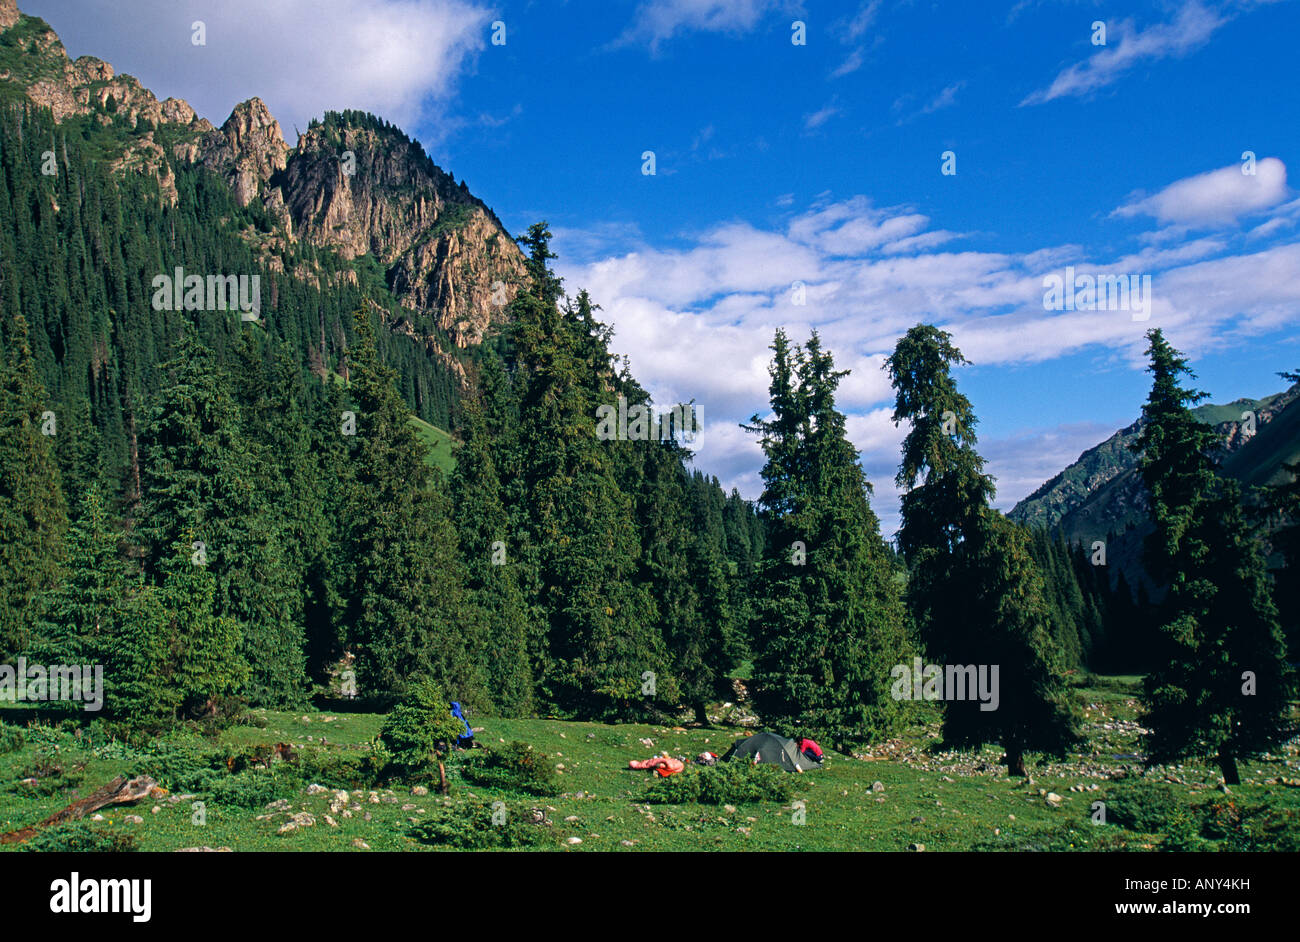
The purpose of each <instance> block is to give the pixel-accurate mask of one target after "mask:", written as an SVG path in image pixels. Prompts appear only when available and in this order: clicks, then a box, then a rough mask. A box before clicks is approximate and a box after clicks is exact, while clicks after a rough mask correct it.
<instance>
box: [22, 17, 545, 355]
mask: <svg viewBox="0 0 1300 942" xmlns="http://www.w3.org/2000/svg"><path fill="white" fill-rule="evenodd" d="M0 44H2V45H3V46H4V47H7V49H8V50H9V53H8V54H6V55H4V58H3V65H0V83H7V84H9V85H11V86H17V87H18V88H20V89H21V90H22V92H23V93H24V94H25V95H26V97H27V98H28V99H29V100H31V101H32V102H33V103H34V104H36V105H37V106H40V107H45V108H49V109H50V111H51V113H52V114H53V116H54V118H55V120H56V121H60V122H62V121H65V120H67V119H68V118H70V117H73V116H87V115H89V116H92V117H93V120H95V121H98V122H100V123H102V124H110V123H113V122H115V121H117V122H125V123H126V125H127V126H128V127H129V128H130V129H132V130H133V131H135V132H136V133H135V134H133V135H132V136H131V139H130V141H129V142H128V143H127V144H126V145H125V146H124V148H123V151H122V153H121V155H120V156H119V157H118V158H117V159H116V160H115V161H114V163H115V166H116V167H117V168H119V169H120V170H121V171H122V172H129V171H135V172H146V173H151V174H153V175H155V176H156V177H157V178H158V180H159V184H160V186H161V187H162V191H163V195H164V198H166V199H170V200H173V201H174V200H175V199H176V190H175V176H174V170H173V167H174V166H176V165H178V164H195V163H197V164H201V165H202V166H204V167H205V168H207V169H209V170H211V171H212V172H213V173H216V174H217V175H219V176H220V177H221V178H222V179H223V180H225V181H226V184H227V185H228V186H229V187H230V189H231V192H232V194H233V195H234V198H235V200H236V201H237V202H238V203H239V205H240V206H248V205H249V204H250V203H253V202H254V201H256V200H259V199H260V200H261V202H262V205H263V207H264V208H265V209H266V210H267V212H268V213H269V215H270V216H271V218H272V219H274V220H276V221H277V222H278V224H279V225H278V231H276V232H274V233H271V234H270V235H269V236H267V237H265V239H264V241H265V242H266V243H267V244H268V245H283V244H285V243H288V242H293V241H297V240H301V241H304V242H307V243H310V244H312V245H315V246H320V247H326V248H331V249H334V250H336V251H337V252H338V253H339V254H340V255H342V256H343V257H344V258H349V259H359V258H361V257H363V256H370V257H371V258H373V260H374V262H376V263H377V264H378V266H379V267H380V268H381V269H382V271H383V273H384V278H385V281H386V282H387V284H388V286H389V288H390V289H391V291H392V292H393V294H394V295H395V296H396V297H397V299H398V301H399V302H400V303H401V305H402V306H403V307H404V308H405V309H407V310H408V311H409V312H410V315H409V316H408V317H404V318H393V319H390V324H389V327H390V329H392V330H394V331H396V332H399V333H402V334H405V335H407V336H409V337H411V338H412V340H413V341H415V342H419V343H423V344H424V345H426V346H427V347H428V348H429V349H430V350H431V352H433V353H435V354H437V355H439V356H440V357H442V358H444V359H447V360H449V361H450V360H452V359H453V358H451V357H449V356H448V354H449V353H450V350H445V349H443V347H444V346H447V343H446V341H444V340H443V339H442V338H441V337H440V336H439V332H441V333H443V334H445V335H446V336H447V337H448V338H450V344H451V346H454V347H455V348H461V349H463V348H466V347H470V346H473V345H475V344H477V343H479V342H480V341H481V340H482V339H483V337H484V335H485V334H486V333H487V332H488V330H489V329H490V328H491V327H492V326H494V325H496V324H499V323H501V322H502V321H503V320H504V316H505V315H504V312H505V305H506V304H507V303H508V302H509V300H510V299H511V298H512V297H513V296H514V294H515V293H516V291H518V290H519V286H520V285H521V284H522V283H523V280H524V265H523V256H522V254H521V253H520V251H519V249H518V247H517V246H516V245H515V243H514V240H513V239H511V238H510V236H509V234H508V233H507V232H506V231H505V229H504V227H502V225H501V223H500V222H499V221H498V220H497V218H496V216H495V215H494V214H493V213H492V212H491V211H490V210H489V209H488V208H487V207H486V206H484V205H483V204H482V202H480V201H479V200H478V199H476V198H475V197H474V196H472V195H471V194H470V193H469V191H468V190H467V189H466V188H465V185H464V184H463V183H462V184H459V185H458V184H456V182H455V180H454V178H453V177H451V176H450V175H449V174H447V173H445V172H444V171H442V170H441V169H440V168H438V167H437V166H436V165H435V164H434V163H433V162H432V161H431V160H430V159H429V158H428V157H427V156H426V155H425V153H424V151H423V149H422V148H421V147H420V145H419V144H418V143H417V142H415V141H412V140H410V139H409V138H407V136H406V135H405V134H403V133H402V132H401V131H399V130H398V129H397V128H394V127H392V126H390V125H388V124H386V123H385V122H383V121H381V120H379V119H376V118H373V117H371V116H369V115H363V114H358V113H352V112H348V113H345V114H342V115H339V114H330V115H327V116H326V118H325V120H324V121H321V122H313V124H312V126H311V127H310V128H309V129H308V131H307V132H306V133H305V134H303V135H302V137H301V139H300V140H299V141H298V146H297V147H295V148H291V147H290V146H289V145H288V144H287V143H286V142H285V140H284V135H283V133H282V131H281V129H280V125H279V122H277V121H276V120H275V118H274V117H273V116H272V115H271V113H270V111H269V110H268V109H267V107H266V105H265V104H264V103H263V102H262V101H261V100H260V99H258V98H252V99H249V100H248V101H246V102H243V103H241V104H239V105H236V106H235V109H234V110H233V111H232V112H231V114H230V117H229V118H228V119H227V120H226V122H225V123H224V124H223V125H222V126H221V127H220V128H214V127H213V126H212V124H211V123H210V122H209V121H207V120H206V119H204V118H201V117H199V116H198V115H196V114H195V112H194V109H193V108H191V107H190V106H189V105H188V104H187V103H186V102H184V101H182V100H180V99H176V98H168V99H166V100H164V101H159V100H158V99H157V98H156V97H155V96H154V94H153V93H152V92H150V91H149V90H148V89H146V88H144V87H143V86H141V85H140V83H139V82H138V81H137V80H136V79H134V78H133V77H131V76H129V75H118V74H116V73H115V72H114V70H113V67H112V66H111V65H109V64H108V63H106V62H103V61H101V60H99V59H96V58H93V57H90V56H83V57H81V58H79V59H77V60H76V61H72V60H70V59H69V58H68V55H67V52H66V50H65V49H64V47H63V44H62V42H60V40H59V38H58V36H57V35H56V34H55V33H54V31H53V30H51V29H50V28H49V27H48V25H46V24H45V22H44V21H43V20H40V19H39V18H36V17H29V16H24V15H23V14H21V13H20V12H19V10H18V8H17V6H16V2H15V0H0ZM141 122H145V125H144V128H143V129H141V128H140V123H141ZM163 126H166V131H167V133H166V135H165V140H166V141H167V142H168V146H167V147H166V148H165V147H164V146H163V144H161V143H159V142H158V141H157V140H155V132H157V131H159V129H161V128H163ZM177 132H180V133H177ZM277 261H278V260H277ZM301 274H302V276H303V277H312V275H311V274H310V273H301ZM458 366H459V365H458V364H457V367H458ZM456 371H457V372H458V373H459V374H460V375H462V376H463V370H460V369H459V368H457V370H456Z"/></svg>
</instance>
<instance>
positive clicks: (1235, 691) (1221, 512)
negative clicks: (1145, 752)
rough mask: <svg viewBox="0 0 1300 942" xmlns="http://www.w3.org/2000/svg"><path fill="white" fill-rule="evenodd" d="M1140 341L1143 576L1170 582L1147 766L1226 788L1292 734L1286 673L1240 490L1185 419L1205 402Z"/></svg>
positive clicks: (1166, 354) (1173, 358) (1152, 692)
mask: <svg viewBox="0 0 1300 942" xmlns="http://www.w3.org/2000/svg"><path fill="white" fill-rule="evenodd" d="M1147 339H1148V341H1149V346H1148V348H1147V355H1148V357H1149V358H1150V365H1149V367H1148V371H1149V372H1150V373H1151V374H1152V376H1153V381H1152V386H1151V393H1150V395H1149V396H1148V398H1147V402H1146V405H1145V406H1144V407H1143V410H1142V419H1143V428H1142V431H1141V434H1140V435H1139V436H1138V440H1137V441H1136V442H1135V443H1134V444H1133V449H1134V451H1136V452H1137V453H1138V454H1139V455H1140V456H1141V457H1140V465H1139V466H1140V468H1141V471H1142V479H1143V482H1144V483H1145V485H1146V488H1147V493H1148V496H1149V498H1150V504H1151V517H1152V521H1153V522H1154V524H1155V532H1154V533H1152V534H1151V536H1150V538H1149V539H1148V542H1147V545H1146V552H1147V564H1148V568H1149V571H1151V572H1153V573H1157V574H1159V576H1161V577H1163V578H1164V579H1165V580H1167V581H1168V584H1169V592H1168V595H1167V596H1166V598H1165V600H1164V602H1163V603H1162V604H1161V606H1160V609H1159V618H1160V623H1161V625H1162V628H1163V639H1162V644H1161V650H1160V653H1159V658H1158V661H1157V664H1156V667H1155V669H1154V670H1152V671H1151V673H1149V674H1148V675H1147V676H1146V678H1145V681H1144V686H1145V691H1146V701H1147V708H1148V709H1147V714H1146V717H1145V722H1146V724H1147V725H1148V726H1149V727H1150V729H1151V733H1150V734H1149V737H1148V741H1149V744H1150V752H1151V760H1152V761H1157V762H1159V761H1168V760H1172V759H1175V758H1179V757H1183V756H1191V755H1203V756H1213V757H1214V758H1215V760H1216V761H1217V762H1218V764H1219V768H1220V771H1221V772H1222V773H1223V779H1224V782H1225V783H1227V784H1230V785H1232V784H1237V783H1238V781H1239V775H1238V770H1237V762H1238V760H1239V759H1243V758H1248V757H1251V756H1255V755H1258V754H1259V753H1261V752H1263V751H1265V750H1267V749H1268V748H1270V747H1271V746H1274V745H1276V744H1277V743H1278V742H1280V741H1282V740H1283V739H1285V738H1286V736H1287V735H1289V733H1288V732H1287V730H1286V727H1285V718H1286V710H1287V704H1288V701H1289V699H1290V697H1291V696H1292V691H1293V688H1294V675H1293V673H1292V671H1291V670H1290V668H1289V667H1288V665H1287V663H1286V659H1285V654H1286V652H1285V644H1284V641H1283V638H1282V630H1281V627H1280V626H1279V624H1278V619H1277V609H1276V607H1275V606H1274V604H1273V600H1272V598H1271V594H1270V583H1269V578H1268V573H1267V570H1266V568H1265V563H1264V557H1263V554H1262V553H1261V551H1260V548H1259V544H1258V542H1257V540H1256V539H1255V534H1254V533H1253V532H1252V529H1251V527H1250V525H1249V523H1248V522H1247V520H1246V515H1245V512H1244V511H1243V509H1242V506H1241V493H1240V487H1239V485H1237V484H1236V482H1234V481H1228V480H1224V479H1221V478H1219V477H1218V475H1217V473H1216V469H1215V466H1214V462H1213V459H1212V458H1211V448H1212V447H1213V445H1214V444H1215V441H1214V439H1215V436H1214V431H1213V429H1212V428H1210V426H1208V425H1205V424H1204V423H1202V422H1200V421H1198V420H1197V418H1196V417H1195V416H1194V415H1193V414H1192V411H1191V407H1192V406H1193V405H1195V404H1196V403H1197V402H1199V401H1200V400H1201V399H1203V398H1205V394H1204V393H1202V392H1199V391H1197V390H1193V389H1188V388H1185V387H1184V386H1183V385H1182V384H1181V383H1182V378H1183V377H1184V376H1186V377H1194V375H1195V374H1193V373H1192V371H1191V370H1190V368H1189V367H1188V365H1187V360H1186V358H1185V357H1184V356H1183V355H1182V354H1181V353H1179V352H1178V351H1177V350H1175V349H1174V348H1173V347H1172V346H1171V345H1170V344H1169V342H1168V341H1167V340H1166V339H1165V337H1164V334H1163V332H1162V331H1160V330H1159V329H1155V330H1151V331H1149V332H1148V333H1147Z"/></svg>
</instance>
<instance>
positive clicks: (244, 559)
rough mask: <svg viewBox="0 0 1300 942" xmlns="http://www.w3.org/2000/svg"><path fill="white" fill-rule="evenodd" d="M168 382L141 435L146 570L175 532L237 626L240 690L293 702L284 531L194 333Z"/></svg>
mask: <svg viewBox="0 0 1300 942" xmlns="http://www.w3.org/2000/svg"><path fill="white" fill-rule="evenodd" d="M163 369H164V370H165V371H167V373H168V374H169V375H170V377H171V379H170V382H169V384H168V385H167V386H166V387H165V388H164V389H163V390H162V392H161V393H160V394H159V396H158V398H157V401H156V403H155V404H154V407H153V409H152V410H151V413H150V416H149V418H148V420H147V422H146V426H145V430H144V433H143V434H142V435H141V442H140V445H141V452H142V454H143V465H144V467H143V473H142V475H141V501H140V510H139V526H138V530H137V532H138V533H139V535H140V537H141V539H142V540H143V542H144V546H145V551H146V553H147V556H146V561H145V568H146V572H147V573H148V574H149V575H150V576H151V577H152V578H153V580H154V581H155V582H161V579H162V576H163V565H164V564H165V563H167V562H168V561H170V559H171V555H172V553H173V548H174V547H175V546H176V545H177V541H178V540H179V539H180V536H181V534H182V533H193V534H194V538H193V541H192V542H193V544H194V545H193V547H192V550H193V551H194V552H195V553H198V554H199V555H200V557H202V558H204V559H205V560H206V562H205V565H207V566H208V567H209V572H210V573H211V575H212V578H213V579H214V584H215V587H214V592H215V600H216V601H215V604H216V611H217V613H218V614H219V615H222V616H229V617H231V618H234V619H235V620H236V621H237V622H238V623H239V629H240V630H239V635H240V637H241V638H242V643H243V645H244V648H243V650H242V651H241V654H242V655H243V656H244V658H245V659H246V660H247V662H248V663H249V664H251V665H253V672H252V674H251V676H250V680H249V685H248V686H247V687H246V688H245V689H244V690H242V691H241V693H242V694H243V695H245V696H247V697H249V699H251V700H252V701H253V702H256V703H262V704H273V705H286V704H295V703H298V702H301V700H302V695H303V687H304V683H305V672H304V669H303V636H302V625H301V621H300V618H299V617H297V616H298V612H297V609H296V606H295V599H294V595H295V589H294V587H293V586H292V584H291V582H290V580H289V578H288V576H289V574H288V573H287V572H286V569H285V563H286V551H285V547H284V542H283V539H284V534H283V532H282V530H281V528H279V527H277V524H276V519H275V516H274V514H273V513H272V509H271V500H272V496H273V492H272V491H271V490H268V484H269V483H270V482H268V481H267V476H268V470H267V466H266V465H265V464H263V463H260V462H259V461H258V458H259V456H260V455H261V452H260V451H259V450H258V449H256V448H251V449H250V443H249V440H248V439H247V437H246V436H245V434H244V430H243V425H242V417H241V414H240V410H239V406H238V403H237V402H236V401H235V400H234V398H233V396H232V395H231V383H230V379H229V377H228V376H227V374H226V373H225V371H223V370H222V369H221V368H220V367H219V366H218V364H217V362H216V359H215V357H214V356H213V354H212V352H211V350H210V349H208V348H207V347H206V346H205V345H204V344H202V343H201V342H200V341H199V340H198V339H197V338H196V337H195V336H194V331H193V330H190V331H188V332H187V333H186V334H185V335H184V336H183V337H182V339H181V341H180V343H179V344H178V347H177V354H176V357H175V359H173V360H171V361H169V362H168V363H166V364H164V365H163Z"/></svg>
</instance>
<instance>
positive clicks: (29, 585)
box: [0, 314, 68, 660]
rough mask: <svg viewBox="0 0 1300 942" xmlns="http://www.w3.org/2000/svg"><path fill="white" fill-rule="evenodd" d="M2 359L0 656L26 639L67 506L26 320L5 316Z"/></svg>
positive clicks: (53, 574) (59, 555)
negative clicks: (6, 317) (6, 319)
mask: <svg viewBox="0 0 1300 942" xmlns="http://www.w3.org/2000/svg"><path fill="white" fill-rule="evenodd" d="M5 327H6V329H5V332H4V336H3V341H4V348H3V361H2V362H0V660H12V659H13V658H14V657H16V656H17V655H19V654H22V653H23V652H24V651H25V649H26V647H27V645H28V644H29V643H30V642H31V640H32V626H33V625H34V624H35V621H36V618H37V617H38V614H39V612H38V604H39V601H40V597H41V595H42V593H45V592H47V591H49V590H51V589H53V588H54V586H55V585H56V584H57V583H58V581H59V578H60V574H61V571H60V566H61V563H62V560H63V554H64V537H65V534H66V532H67V527H68V518H67V507H66V505H65V503H64V498H63V491H62V489H61V487H60V483H59V469H58V466H57V464H56V462H55V459H54V447H53V444H52V441H53V438H52V436H51V435H50V434H47V433H49V432H52V433H54V434H57V433H58V415H57V414H54V415H53V416H52V417H51V415H46V413H47V412H49V413H53V410H51V409H50V408H49V405H48V402H47V399H46V395H45V389H44V387H43V386H42V385H41V382H40V380H39V378H38V377H37V375H36V365H35V362H34V358H33V356H32V348H31V342H30V335H29V331H28V325H27V319H26V318H25V317H23V316H22V315H21V314H18V315H15V316H14V317H12V318H10V319H9V320H8V321H6V323H5Z"/></svg>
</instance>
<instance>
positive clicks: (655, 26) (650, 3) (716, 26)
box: [615, 0, 799, 52]
mask: <svg viewBox="0 0 1300 942" xmlns="http://www.w3.org/2000/svg"><path fill="white" fill-rule="evenodd" d="M798 8H799V4H798V3H795V2H791V0H646V2H643V3H642V4H641V5H640V6H639V7H637V11H636V14H635V16H634V17H633V20H632V23H631V24H630V25H629V26H628V27H627V29H626V30H624V31H623V34H622V35H621V36H620V37H619V38H618V39H617V40H616V41H615V45H625V44H629V43H646V44H648V45H649V46H650V49H651V51H652V52H657V51H658V49H659V47H660V45H661V44H663V43H664V42H666V41H667V40H669V39H672V38H673V37H674V36H676V35H677V34H678V33H686V32H693V31H698V32H706V33H729V34H732V35H739V34H742V33H748V32H750V31H751V30H752V29H754V27H755V26H757V25H758V21H759V20H760V19H762V18H763V17H764V16H765V15H767V14H768V13H776V12H782V11H784V12H792V11H795V10H797V9H798Z"/></svg>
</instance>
